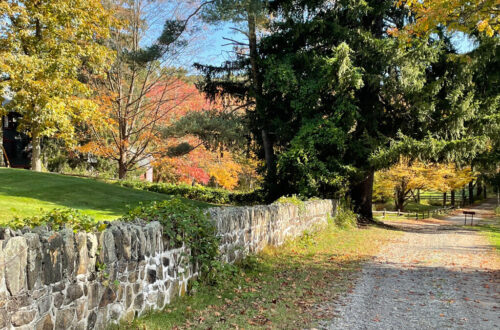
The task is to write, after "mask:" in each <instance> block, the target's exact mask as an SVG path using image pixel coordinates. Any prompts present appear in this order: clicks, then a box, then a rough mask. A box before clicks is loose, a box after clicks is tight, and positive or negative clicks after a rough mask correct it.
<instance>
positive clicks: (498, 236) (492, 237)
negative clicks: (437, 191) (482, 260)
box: [474, 217, 500, 252]
mask: <svg viewBox="0 0 500 330" xmlns="http://www.w3.org/2000/svg"><path fill="white" fill-rule="evenodd" d="M474 229H476V230H478V231H479V232H480V233H481V234H483V235H484V236H486V237H487V238H488V240H489V241H490V242H491V244H492V245H493V246H494V247H495V249H496V250H497V251H498V252H500V217H496V218H494V219H493V221H491V222H489V223H484V224H480V225H478V226H474Z"/></svg>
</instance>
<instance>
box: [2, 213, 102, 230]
mask: <svg viewBox="0 0 500 330" xmlns="http://www.w3.org/2000/svg"><path fill="white" fill-rule="evenodd" d="M38 226H48V227H49V228H50V229H51V230H54V231H57V230H59V229H61V228H63V227H65V226H68V227H70V228H73V230H74V231H86V232H90V231H92V230H95V229H96V228H97V229H99V230H103V229H104V228H105V227H106V225H105V224H102V223H99V222H98V221H97V220H95V219H94V218H92V217H91V216H88V215H85V214H82V213H81V212H80V211H78V210H75V209H54V210H51V211H49V212H46V213H44V214H42V215H40V216H34V217H30V218H25V219H20V218H17V217H16V218H14V219H13V220H11V221H10V222H8V223H7V227H9V228H12V229H22V228H24V227H30V228H34V227H38Z"/></svg>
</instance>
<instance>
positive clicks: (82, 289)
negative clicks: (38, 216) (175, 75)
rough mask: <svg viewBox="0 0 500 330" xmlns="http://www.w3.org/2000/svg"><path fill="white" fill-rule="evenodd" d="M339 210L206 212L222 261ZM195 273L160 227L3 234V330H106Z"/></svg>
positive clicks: (183, 285) (151, 306)
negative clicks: (214, 228) (89, 231)
mask: <svg viewBox="0 0 500 330" xmlns="http://www.w3.org/2000/svg"><path fill="white" fill-rule="evenodd" d="M335 209H336V203H335V202H334V201H329V200H317V201H311V202H307V203H305V205H304V206H303V207H298V206H296V205H292V204H276V205H270V206H255V207H228V208H213V209H210V210H209V213H210V216H211V218H212V219H213V221H214V222H215V223H216V226H217V231H218V235H219V236H220V238H221V246H220V250H221V257H222V259H223V261H225V262H235V261H238V260H241V259H242V258H244V257H245V256H246V255H248V254H251V253H256V252H259V251H260V250H262V248H264V247H265V246H266V245H275V246H278V245H280V244H283V243H284V242H285V240H286V239H289V238H293V237H296V236H298V235H300V234H302V233H303V232H304V231H305V230H313V229H315V228H318V227H320V226H323V225H325V224H326V223H327V219H328V217H329V216H333V214H334V212H335ZM196 275H197V274H196V270H195V269H194V267H193V265H191V264H190V262H189V251H188V250H187V249H186V248H185V247H184V246H172V244H171V242H170V241H169V240H168V239H166V238H165V237H164V236H163V233H162V227H161V225H160V224H159V223H158V222H150V223H145V222H143V221H140V220H137V221H135V222H127V223H123V222H119V221H115V222H112V223H111V224H110V225H109V226H108V228H107V229H106V230H104V231H102V232H95V233H84V232H79V233H74V232H73V231H72V230H69V229H64V230H62V231H59V232H53V231H48V230H47V229H44V228H35V229H32V230H23V231H12V230H10V229H3V230H0V329H44V330H45V329H104V328H106V326H107V325H109V324H111V323H118V322H120V321H129V320H132V319H133V318H134V317H137V316H139V315H141V314H143V313H145V312H147V311H150V310H161V309H163V308H164V307H165V306H166V305H167V304H168V303H170V301H171V300H172V299H173V298H175V297H177V296H179V295H183V294H184V293H185V292H186V290H187V287H188V282H189V281H190V280H191V279H193V277H195V276H196Z"/></svg>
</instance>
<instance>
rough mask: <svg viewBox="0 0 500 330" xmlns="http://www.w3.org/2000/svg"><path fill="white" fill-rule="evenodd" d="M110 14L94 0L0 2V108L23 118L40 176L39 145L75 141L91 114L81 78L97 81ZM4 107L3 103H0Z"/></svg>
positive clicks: (106, 53) (107, 55) (107, 54)
mask: <svg viewBox="0 0 500 330" xmlns="http://www.w3.org/2000/svg"><path fill="white" fill-rule="evenodd" d="M112 21H113V20H112V18H111V12H110V11H109V10H105V9H104V8H103V6H102V5H101V1H99V0H72V1H69V0H51V1H46V0H37V1H24V0H9V1H2V2H1V3H0V23H1V24H0V77H1V78H0V95H1V96H2V97H3V96H4V95H6V94H10V95H11V96H12V100H11V101H10V102H8V103H7V104H6V105H4V106H0V110H1V111H2V112H9V111H15V112H17V113H19V114H20V115H21V116H22V117H21V119H20V122H19V130H21V131H23V132H25V133H27V134H28V135H29V136H30V137H31V140H32V146H33V149H32V155H31V162H32V165H31V167H32V169H33V170H35V171H41V167H42V166H41V157H40V156H41V146H40V144H41V140H42V139H43V138H44V137H55V138H58V139H61V140H64V141H65V142H66V143H68V144H72V143H74V142H75V126H76V125H77V124H78V123H81V122H82V121H84V120H85V119H86V118H88V117H89V115H90V114H91V113H92V112H93V111H95V110H96V108H97V105H96V103H95V102H94V101H93V100H92V99H91V89H90V88H89V87H88V85H87V84H85V82H84V81H82V79H81V78H82V74H83V73H86V74H88V75H91V76H92V77H102V76H103V74H104V69H105V68H106V67H107V65H108V64H109V63H110V60H111V57H112V52H111V51H110V50H109V49H108V48H107V47H106V46H105V45H104V44H103V40H104V39H106V38H108V36H109V28H110V26H111V25H112ZM0 101H1V102H0V104H3V99H1V100H0Z"/></svg>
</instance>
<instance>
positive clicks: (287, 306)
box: [116, 225, 401, 329]
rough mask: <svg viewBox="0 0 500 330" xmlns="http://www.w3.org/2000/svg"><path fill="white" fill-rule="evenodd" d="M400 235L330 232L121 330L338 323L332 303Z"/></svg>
mask: <svg viewBox="0 0 500 330" xmlns="http://www.w3.org/2000/svg"><path fill="white" fill-rule="evenodd" d="M400 234H401V233H400V232H395V231H389V230H386V229H381V228H377V227H368V228H365V229H357V228H356V229H346V230H341V229H338V228H336V227H335V226H333V225H331V226H329V227H328V228H327V229H325V230H322V231H321V232H318V233H314V234H306V235H304V236H303V237H302V238H301V239H298V240H295V241H293V242H289V243H287V244H286V245H284V246H282V247H279V248H269V249H267V250H265V251H264V252H263V253H261V254H259V255H258V256H257V257H250V258H249V259H247V261H245V262H243V263H242V264H241V265H239V266H238V267H236V270H234V273H232V274H227V276H226V280H224V281H222V282H221V283H220V284H219V285H218V286H216V287H214V286H203V285H202V286H200V287H198V288H197V289H196V290H195V291H196V292H195V293H194V294H191V295H188V296H185V297H182V298H179V299H177V300H175V301H174V302H173V303H172V304H170V305H169V306H167V309H166V310H165V311H164V312H155V313H151V314H149V315H147V316H145V317H142V318H139V319H137V320H135V321H133V322H132V323H130V324H121V325H120V326H117V327H116V329H118V328H119V329H171V328H173V329H178V328H196V329H198V328H199V329H227V328H232V329H234V328H236V329H238V328H240V329H242V328H245V329H252V328H266V329H267V328H279V329H304V328H307V329H309V328H310V327H311V326H314V325H315V324H316V323H317V322H318V321H319V320H326V319H331V318H333V316H334V314H335V306H333V305H332V304H331V301H332V300H334V299H335V297H336V296H337V295H339V294H340V293H343V292H346V291H348V290H350V289H352V287H353V284H354V283H353V279H354V278H355V277H356V276H357V275H356V274H357V271H359V269H360V267H361V263H362V262H363V261H365V260H367V259H369V258H371V256H373V255H374V253H375V252H376V251H377V250H378V249H379V247H380V246H381V245H382V244H384V243H386V242H388V241H389V240H391V238H394V237H395V235H400Z"/></svg>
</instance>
